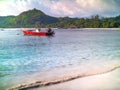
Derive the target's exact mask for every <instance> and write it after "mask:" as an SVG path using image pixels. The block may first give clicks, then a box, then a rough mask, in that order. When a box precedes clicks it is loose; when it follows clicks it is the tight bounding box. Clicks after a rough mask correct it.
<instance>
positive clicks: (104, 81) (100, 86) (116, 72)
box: [11, 66, 120, 90]
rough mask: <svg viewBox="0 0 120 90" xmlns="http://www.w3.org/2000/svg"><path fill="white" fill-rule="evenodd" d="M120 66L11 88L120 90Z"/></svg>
mask: <svg viewBox="0 0 120 90" xmlns="http://www.w3.org/2000/svg"><path fill="white" fill-rule="evenodd" d="M119 76H120V66H114V67H111V68H109V69H106V70H102V71H98V72H96V73H87V74H82V75H81V74H77V75H72V76H68V77H64V78H60V79H55V80H50V81H36V82H34V83H30V84H25V85H19V86H17V87H14V88H12V89H11V90H106V89H107V90H120V86H119V84H120V78H119Z"/></svg>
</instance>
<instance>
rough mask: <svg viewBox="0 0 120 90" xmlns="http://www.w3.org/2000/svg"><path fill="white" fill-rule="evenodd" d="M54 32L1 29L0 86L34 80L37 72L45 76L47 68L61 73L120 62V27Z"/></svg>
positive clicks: (103, 66) (49, 70) (4, 86)
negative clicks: (35, 33) (28, 33)
mask: <svg viewBox="0 0 120 90" xmlns="http://www.w3.org/2000/svg"><path fill="white" fill-rule="evenodd" d="M55 32H56V34H55V36H54V37H37V36H24V35H23V34H22V32H21V31H20V30H12V29H11V30H9V29H7V30H5V31H0V88H1V89H5V88H8V87H12V86H15V85H18V84H21V83H25V82H26V81H29V80H34V79H35V77H36V76H37V75H39V76H40V75H41V76H40V78H43V77H44V76H47V75H46V74H45V73H47V72H57V73H58V72H59V73H60V74H59V73H58V75H62V74H64V70H66V69H71V71H72V70H73V69H72V68H76V70H78V69H82V70H81V71H85V70H87V71H90V70H91V69H98V68H100V69H102V68H103V69H104V68H105V67H112V66H114V65H119V63H120V31H117V30H114V31H111V30H106V31H104V30H101V31H100V30H98V31H97V30H91V31H89V30H84V31H83V30H70V29H69V30H64V29H58V30H56V31H55ZM18 33H19V35H18ZM61 70H62V71H61ZM69 72H70V70H69ZM69 72H68V73H67V74H69ZM38 73H39V74H38ZM49 74H50V73H49ZM51 77H52V75H51Z"/></svg>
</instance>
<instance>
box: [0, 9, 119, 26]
mask: <svg viewBox="0 0 120 90" xmlns="http://www.w3.org/2000/svg"><path fill="white" fill-rule="evenodd" d="M22 27H27V28H28V27H29V28H31V27H54V28H120V15H119V16H116V17H110V18H107V17H99V15H95V16H91V17H90V18H69V17H63V18H62V17H60V18H57V17H52V16H48V15H46V14H45V13H43V12H42V11H40V10H37V9H33V10H28V11H25V12H23V13H21V14H19V15H18V16H1V17H0V28H22Z"/></svg>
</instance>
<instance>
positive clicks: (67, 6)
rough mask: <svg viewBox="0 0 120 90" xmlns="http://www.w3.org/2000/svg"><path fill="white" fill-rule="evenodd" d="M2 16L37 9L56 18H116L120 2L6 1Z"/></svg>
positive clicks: (108, 0) (1, 12)
mask: <svg viewBox="0 0 120 90" xmlns="http://www.w3.org/2000/svg"><path fill="white" fill-rule="evenodd" d="M1 6H2V8H0V15H18V14H20V13H21V12H23V11H26V10H29V9H32V8H37V9H39V10H42V11H43V12H45V13H46V14H48V15H50V16H55V17H65V16H69V17H89V16H91V15H96V14H99V15H101V16H107V17H111V16H116V15H119V14H120V0H5V1H4V2H3V1H2V2H0V7H1Z"/></svg>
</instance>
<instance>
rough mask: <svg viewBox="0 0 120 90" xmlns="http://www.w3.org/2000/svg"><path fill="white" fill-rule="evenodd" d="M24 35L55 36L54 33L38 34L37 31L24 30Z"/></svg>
mask: <svg viewBox="0 0 120 90" xmlns="http://www.w3.org/2000/svg"><path fill="white" fill-rule="evenodd" d="M22 31H23V33H24V35H33V36H50V35H54V31H51V32H42V31H40V32H36V31H35V30H22Z"/></svg>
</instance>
